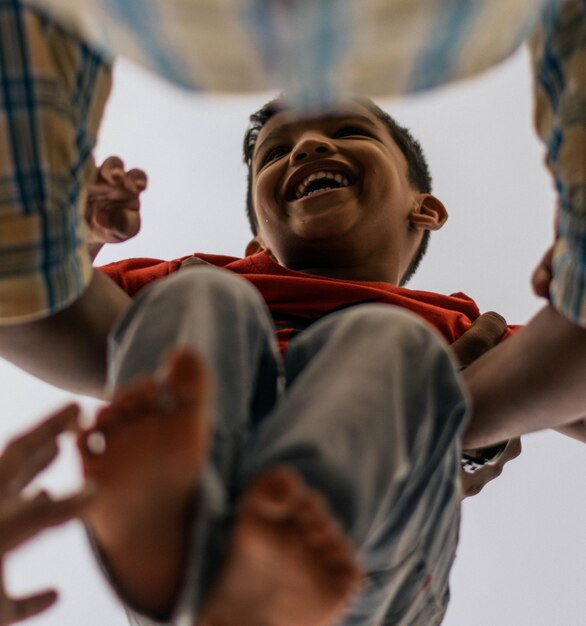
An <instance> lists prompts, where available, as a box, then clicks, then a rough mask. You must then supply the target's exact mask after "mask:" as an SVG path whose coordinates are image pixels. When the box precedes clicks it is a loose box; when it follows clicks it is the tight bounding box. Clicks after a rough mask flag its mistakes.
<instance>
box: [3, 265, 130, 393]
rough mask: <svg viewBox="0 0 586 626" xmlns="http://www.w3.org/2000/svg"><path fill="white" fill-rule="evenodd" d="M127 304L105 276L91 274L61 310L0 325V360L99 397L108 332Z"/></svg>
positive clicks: (122, 293)
mask: <svg viewBox="0 0 586 626" xmlns="http://www.w3.org/2000/svg"><path fill="white" fill-rule="evenodd" d="M129 303H130V298H129V297H128V296H127V295H126V294H125V293H124V292H123V291H122V290H121V289H120V288H119V287H118V286H117V285H116V284H115V283H114V282H113V281H112V280H110V278H108V277H107V276H105V275H104V274H102V272H99V271H94V272H93V275H92V279H91V281H90V284H89V287H88V289H87V290H86V291H85V292H84V293H83V294H82V295H81V297H80V298H79V299H78V300H76V301H75V302H74V303H73V304H72V305H71V306H69V307H67V308H66V309H63V310H62V311H60V312H59V313H56V314H55V315H52V316H50V317H47V318H45V319H42V320H38V321H34V322H27V323H24V324H10V325H5V326H0V356H2V357H3V358H5V359H7V360H9V361H11V362H12V363H14V364H15V365H18V366H19V367H21V368H22V369H24V370H26V371H27V372H29V373H30V374H33V375H34V376H37V377H38V378H41V379H42V380H44V381H46V382H48V383H51V384H52V385H56V386H58V387H62V388H63V389H67V390H69V391H73V392H76V393H83V394H87V395H91V396H95V397H103V396H104V385H105V381H106V364H107V361H106V359H107V339H108V334H109V333H110V331H111V330H112V328H113V326H114V324H115V322H116V320H117V319H118V318H119V317H120V315H122V313H123V312H124V311H125V310H126V308H127V307H128V305H129Z"/></svg>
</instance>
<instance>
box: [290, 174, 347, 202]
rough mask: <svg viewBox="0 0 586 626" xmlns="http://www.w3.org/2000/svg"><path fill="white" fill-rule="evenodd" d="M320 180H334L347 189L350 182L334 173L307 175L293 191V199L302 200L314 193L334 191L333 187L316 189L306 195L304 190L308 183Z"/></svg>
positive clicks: (341, 175)
mask: <svg viewBox="0 0 586 626" xmlns="http://www.w3.org/2000/svg"><path fill="white" fill-rule="evenodd" d="M322 178H329V179H330V180H335V181H336V182H337V183H338V184H339V185H341V186H342V187H348V186H349V185H350V181H349V180H348V178H347V177H346V176H344V175H343V174H340V173H334V172H326V171H319V172H313V174H309V175H308V176H306V177H305V178H304V179H303V180H302V181H301V182H300V183H299V184H298V185H297V187H296V189H295V199H296V200H299V198H302V197H303V196H310V195H311V194H313V193H315V192H316V191H326V190H328V189H336V188H335V187H324V188H323V189H316V190H315V191H311V192H310V193H308V194H306V193H305V190H306V189H307V186H308V185H309V183H311V182H312V181H314V180H320V179H322Z"/></svg>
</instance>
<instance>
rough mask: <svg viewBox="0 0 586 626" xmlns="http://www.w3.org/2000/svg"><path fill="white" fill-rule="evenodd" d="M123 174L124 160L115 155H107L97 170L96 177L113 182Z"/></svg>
mask: <svg viewBox="0 0 586 626" xmlns="http://www.w3.org/2000/svg"><path fill="white" fill-rule="evenodd" d="M123 175H124V161H123V160H122V159H121V158H120V157H117V156H110V157H108V158H107V159H106V160H105V161H104V162H103V163H102V165H100V169H99V170H98V178H103V179H104V180H106V181H108V182H109V183H111V184H113V183H115V182H116V181H117V180H120V178H121V177H122V176H123Z"/></svg>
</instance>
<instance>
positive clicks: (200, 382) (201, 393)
mask: <svg viewBox="0 0 586 626" xmlns="http://www.w3.org/2000/svg"><path fill="white" fill-rule="evenodd" d="M165 370H166V373H165V375H164V380H165V381H166V383H167V385H168V386H169V391H170V392H171V394H172V396H173V401H174V404H175V405H176V406H177V405H178V406H179V407H181V406H184V405H193V404H194V403H199V402H201V401H202V400H204V401H205V400H207V398H208V397H209V395H210V393H209V389H210V380H209V374H208V370H207V368H206V367H205V365H204V363H203V361H202V360H201V358H200V357H199V356H197V355H196V354H195V353H194V352H193V350H191V349H189V348H181V349H178V350H175V351H173V352H172V353H171V354H170V355H169V357H168V358H167V360H166V364H165Z"/></svg>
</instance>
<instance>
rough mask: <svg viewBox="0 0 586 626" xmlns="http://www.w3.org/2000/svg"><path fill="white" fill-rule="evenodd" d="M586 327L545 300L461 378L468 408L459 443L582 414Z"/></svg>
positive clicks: (480, 443) (490, 439) (480, 442)
mask: <svg viewBox="0 0 586 626" xmlns="http://www.w3.org/2000/svg"><path fill="white" fill-rule="evenodd" d="M585 373H586V329H585V328H582V327H581V326H578V325H577V324H574V323H573V322H571V321H569V320H568V319H567V318H566V317H565V316H563V315H561V314H560V313H558V312H557V311H556V310H555V309H554V308H553V307H552V306H551V305H547V306H546V307H544V308H543V309H542V310H541V311H540V312H539V313H538V314H537V315H536V316H535V318H533V319H532V320H531V321H530V322H529V324H528V325H527V326H526V327H525V328H523V329H522V330H520V331H519V332H518V333H516V334H515V335H514V336H513V337H512V338H511V339H509V340H507V341H505V342H503V343H501V344H500V345H498V346H497V347H496V348H494V349H493V350H491V351H490V352H488V353H487V354H486V355H484V356H483V357H481V358H480V359H478V360H477V361H476V362H475V363H473V364H472V365H471V366H470V367H468V368H467V369H466V370H465V371H464V372H462V377H463V379H464V381H465V383H466V385H467V387H468V389H469V391H470V393H471V396H472V403H473V413H472V417H471V420H470V422H469V424H468V427H467V429H466V431H465V432H464V434H463V438H462V443H463V446H464V447H465V448H479V447H484V446H488V445H491V444H494V443H497V442H499V441H504V440H506V439H510V438H512V437H517V436H519V435H521V434H523V433H528V432H532V431H535V430H540V429H542V428H555V427H558V426H563V425H566V424H570V423H572V422H576V421H577V420H579V419H581V418H582V417H583V416H584V415H585V414H586V382H585Z"/></svg>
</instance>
